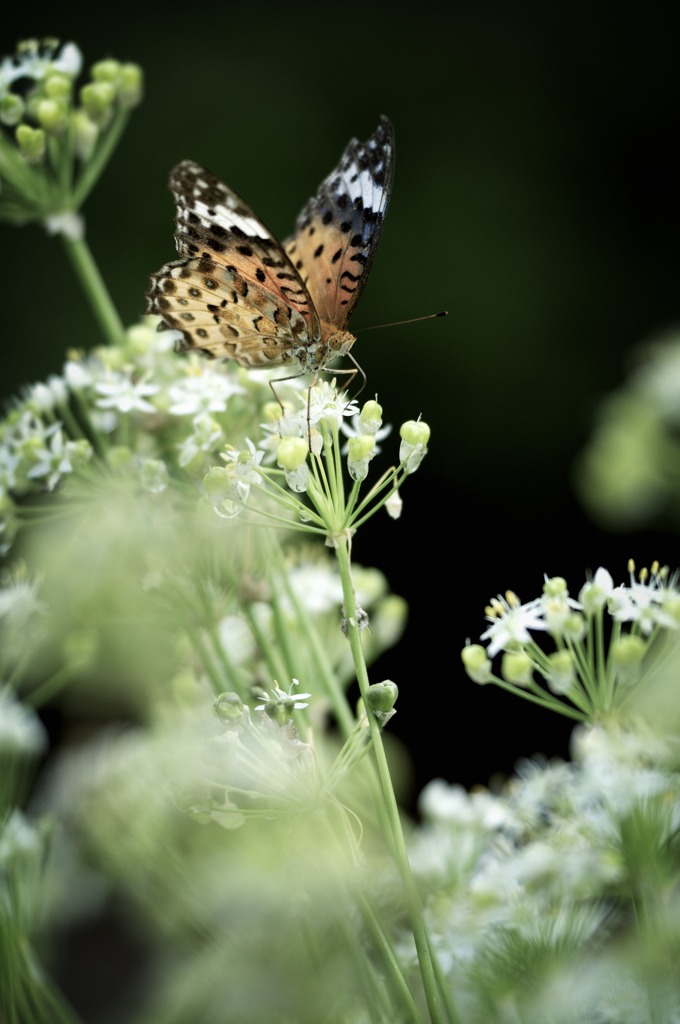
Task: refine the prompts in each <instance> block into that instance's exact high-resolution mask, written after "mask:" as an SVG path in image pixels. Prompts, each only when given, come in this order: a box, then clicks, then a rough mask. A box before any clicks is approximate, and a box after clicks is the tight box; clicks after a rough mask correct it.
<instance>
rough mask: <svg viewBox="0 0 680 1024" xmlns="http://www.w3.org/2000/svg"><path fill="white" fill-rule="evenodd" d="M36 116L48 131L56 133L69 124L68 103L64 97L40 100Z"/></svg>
mask: <svg viewBox="0 0 680 1024" xmlns="http://www.w3.org/2000/svg"><path fill="white" fill-rule="evenodd" d="M35 116H36V119H37V120H38V121H39V123H40V126H41V127H42V128H44V129H45V131H46V132H48V133H49V134H50V135H56V134H57V133H58V132H62V131H63V130H64V128H65V127H66V125H67V124H68V103H67V102H66V100H63V99H56V100H49V99H46V100H40V102H39V103H38V105H37V106H36V110H35Z"/></svg>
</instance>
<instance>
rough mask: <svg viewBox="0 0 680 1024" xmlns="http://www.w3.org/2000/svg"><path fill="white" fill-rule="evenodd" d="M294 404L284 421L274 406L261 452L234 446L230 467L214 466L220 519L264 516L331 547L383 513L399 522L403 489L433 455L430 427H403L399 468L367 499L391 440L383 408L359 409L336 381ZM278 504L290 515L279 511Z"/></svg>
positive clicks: (208, 483) (210, 488)
mask: <svg viewBox="0 0 680 1024" xmlns="http://www.w3.org/2000/svg"><path fill="white" fill-rule="evenodd" d="M293 397H294V399H295V401H296V403H297V406H296V407H295V408H293V409H291V408H288V407H285V408H284V409H283V415H281V409H280V408H279V407H278V406H274V405H272V406H271V408H272V412H273V416H272V419H271V420H270V422H267V423H264V424H262V430H263V434H264V438H263V440H261V442H260V449H259V450H258V447H257V445H256V444H255V443H254V442H253V441H252V440H250V439H246V446H245V447H244V448H242V449H240V450H239V449H236V448H233V447H231V446H227V450H226V451H225V452H224V453H223V454H222V458H223V460H224V462H225V463H226V466H215V467H212V469H211V470H210V472H209V473H208V475H207V476H206V478H205V482H204V488H205V493H206V496H207V498H208V500H209V501H210V502H211V504H212V505H213V507H214V509H215V511H216V512H217V513H218V515H220V516H223V517H225V518H230V517H232V516H236V515H239V514H240V513H241V512H243V511H244V510H248V511H251V512H257V513H258V514H259V515H260V516H267V517H269V518H270V519H271V520H272V521H275V520H277V519H278V520H279V521H280V522H285V523H286V525H287V526H292V527H293V528H295V529H298V530H305V531H308V532H311V533H315V534H317V535H321V536H325V537H326V538H327V539H328V542H329V543H330V544H331V545H333V544H334V543H335V541H336V540H337V538H339V537H340V536H351V535H352V533H353V532H354V531H355V530H356V528H357V527H358V526H360V525H361V524H362V523H363V522H365V521H366V520H367V519H368V518H369V517H370V516H371V515H373V514H374V513H375V512H376V511H378V509H380V508H382V507H383V506H385V509H386V511H387V513H388V514H389V515H390V516H391V517H392V518H398V516H399V513H400V511H401V501H400V498H399V486H400V485H401V484H402V483H403V481H404V480H405V479H406V477H407V476H409V475H410V474H412V473H414V472H415V471H416V469H417V468H418V466H419V465H420V463H421V462H422V460H423V458H424V457H425V455H426V453H427V442H428V440H429V437H430V428H429V427H428V425H427V424H426V423H423V422H420V421H415V420H414V421H409V422H408V423H405V424H404V425H403V426H402V428H401V431H400V436H401V445H400V448H399V464H398V466H397V467H396V468H395V467H393V468H391V469H389V470H387V471H386V472H385V473H383V474H382V476H381V477H379V479H378V480H377V482H376V483H374V484H373V486H372V487H371V489H370V490H369V492H368V494H367V495H366V496H365V497H363V498H361V487H362V484H363V483H364V481H365V480H366V479H367V477H368V474H369V466H370V463H371V461H372V460H373V458H374V457H375V456H376V455H377V454H378V452H379V451H380V449H379V447H378V445H377V443H376V441H377V438H378V437H384V436H386V435H387V434H388V433H389V430H383V428H382V412H383V410H382V407H381V406H380V405H379V404H378V402H377V400H375V399H370V400H369V401H368V402H366V403H365V404H364V406H363V407H362V408H361V409H359V408H358V406H357V404H356V401H354V400H350V401H348V400H347V397H346V396H345V394H344V393H343V392H342V391H341V390H338V388H337V387H336V382H335V380H333V381H331V382H328V381H317V382H315V383H314V384H313V385H311V386H310V388H309V391H307V392H305V393H304V394H302V395H301V394H300V393H299V392H293ZM350 419H351V421H352V425H351V426H348V420H350ZM343 439H346V440H343ZM265 453H269V458H267V457H266V456H265ZM263 456H264V457H263ZM345 458H346V470H347V475H348V476H349V478H350V480H351V482H352V486H351V489H349V492H347V490H346V488H345V482H344V479H343V468H344V460H345ZM272 459H273V460H274V461H275V462H276V466H275V467H274V466H272V465H271V462H272ZM284 484H285V486H283V485H284ZM253 487H254V488H255V489H256V490H258V491H259V492H260V493H261V494H262V495H264V494H266V496H267V498H268V499H270V508H269V509H267V508H266V507H265V506H263V505H262V504H260V505H255V504H253V503H252V502H251V501H250V500H249V499H250V496H251V489H252V488H253ZM298 495H305V496H306V500H304V499H303V498H302V497H297V496H298ZM273 505H278V506H279V507H280V508H281V509H282V510H283V514H282V515H281V514H279V513H275V512H274V511H272V510H271V508H272V506H273ZM291 516H292V518H291Z"/></svg>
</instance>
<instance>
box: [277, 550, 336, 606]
mask: <svg viewBox="0 0 680 1024" xmlns="http://www.w3.org/2000/svg"><path fill="white" fill-rule="evenodd" d="M288 582H289V583H290V586H291V588H292V590H293V593H294V594H295V596H296V597H297V599H298V601H299V602H300V604H301V605H302V607H303V608H304V609H305V610H306V611H308V612H311V613H312V614H322V613H323V612H330V611H336V612H337V611H338V609H339V608H340V606H341V605H342V584H341V582H340V577H339V576H338V575H337V573H336V572H335V571H334V570H333V568H332V567H331V565H329V564H325V563H324V562H304V563H303V564H301V565H296V566H294V567H293V568H292V569H290V570H289V572H288ZM283 600H284V606H285V607H289V605H288V601H287V599H286V598H285V597H284V599H283Z"/></svg>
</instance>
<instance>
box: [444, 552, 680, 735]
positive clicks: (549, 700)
mask: <svg viewBox="0 0 680 1024" xmlns="http://www.w3.org/2000/svg"><path fill="white" fill-rule="evenodd" d="M486 612H487V613H486V617H487V620H488V621H489V623H490V625H489V626H488V627H487V629H486V630H485V631H484V632H483V633H482V635H481V637H480V641H481V643H479V644H471V643H468V644H467V645H466V647H465V648H464V649H463V651H462V659H463V664H464V666H465V670H466V672H467V674H468V675H469V677H470V678H471V679H472V680H473V681H474V682H477V683H488V682H494V683H497V684H499V685H501V686H503V687H504V688H505V689H508V690H511V691H512V692H515V693H521V694H522V695H523V696H526V697H527V698H528V699H530V700H533V701H534V702H535V703H539V704H542V705H544V706H546V707H552V708H553V709H554V710H561V711H562V712H563V713H564V712H565V708H566V707H567V705H566V704H564V703H561V702H560V701H557V700H554V699H553V698H554V697H562V696H566V697H568V698H569V700H570V701H571V702H572V704H573V705H575V707H572V708H571V709H570V710H569V712H567V713H569V714H570V715H571V717H574V718H577V719H586V718H589V717H590V716H591V715H592V714H594V713H595V712H601V711H607V710H609V709H611V707H613V706H614V705H615V703H616V700H617V696H616V695H617V692H618V690H619V689H620V688H621V687H622V686H623V685H624V684H626V685H628V686H630V684H631V682H633V681H634V679H635V675H636V670H638V669H639V666H640V664H641V662H642V659H643V657H644V656H645V655H646V654H647V652H648V651H649V650H650V649H651V646H652V645H651V642H652V640H653V639H654V638H656V637H658V636H659V635H660V634H662V633H664V632H670V633H677V632H678V630H679V629H680V593H679V592H678V588H677V576H676V575H675V574H673V575H670V574H669V570H668V568H667V567H665V566H663V567H662V566H659V564H658V563H656V562H655V563H654V564H653V565H652V567H651V569H650V570H647V569H642V570H641V571H640V572H639V573H638V574H637V575H636V572H635V565H634V563H633V562H632V561H631V562H630V563H629V582H628V583H626V584H623V583H622V584H618V585H615V584H614V580H613V578H612V576H611V573H610V572H609V571H608V570H607V569H605V568H602V567H601V568H599V569H598V570H597V572H596V573H595V574H594V576H593V577H592V578H591V579H588V580H587V581H586V583H584V585H583V586H582V587H581V589H580V591H579V593H578V598H574V597H571V595H570V594H569V590H568V587H567V583H566V580H564V579H563V578H562V577H560V576H555V577H552V578H550V579H548V578H547V577H546V579H545V583H544V586H543V593H542V594H541V596H540V597H536V598H533V599H532V600H531V601H528V602H524V603H522V602H521V601H520V600H519V598H518V597H517V596H516V594H514V593H513V592H512V591H508V592H507V593H506V594H505V595H498V597H496V598H494V599H493V600H492V601H491V603H490V604H489V606H488V608H487V610H486ZM606 620H608V628H607V629H605V627H604V624H605V621H606ZM535 634H544V635H546V636H549V637H550V638H551V639H552V640H553V641H554V642H555V645H556V649H555V651H554V652H552V653H551V654H547V653H546V652H545V651H544V650H543V648H542V647H541V646H539V644H538V642H537V639H536V637H535ZM485 642H486V644H487V646H486V647H485V646H484V643H485ZM607 643H608V647H607V646H606V644H607ZM593 651H595V652H597V656H595V657H594V656H593ZM501 652H502V654H503V656H502V662H501V676H502V678H498V677H497V676H495V675H494V672H493V664H492V662H493V659H494V658H495V657H496V655H498V654H499V653H501ZM546 688H547V690H546Z"/></svg>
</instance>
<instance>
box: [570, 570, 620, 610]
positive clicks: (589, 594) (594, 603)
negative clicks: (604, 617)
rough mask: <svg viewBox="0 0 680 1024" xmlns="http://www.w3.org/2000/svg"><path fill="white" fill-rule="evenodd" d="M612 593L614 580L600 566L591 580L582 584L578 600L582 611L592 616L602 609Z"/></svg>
mask: <svg viewBox="0 0 680 1024" xmlns="http://www.w3.org/2000/svg"><path fill="white" fill-rule="evenodd" d="M613 592H614V580H613V579H612V577H611V573H610V572H608V570H607V569H604V568H603V567H602V566H600V568H599V569H598V570H597V572H596V573H595V575H594V576H593V578H592V580H588V582H587V583H584V584H583V586H582V587H581V590H580V592H579V595H578V599H579V602H580V604H581V607H582V608H583V611H584V612H585V613H586V614H592V613H593V612H596V611H598V610H599V609H600V608H603V607H604V605H605V604H606V602H607V601H608V600H609V598H610V597H611V595H612V593H613Z"/></svg>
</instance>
